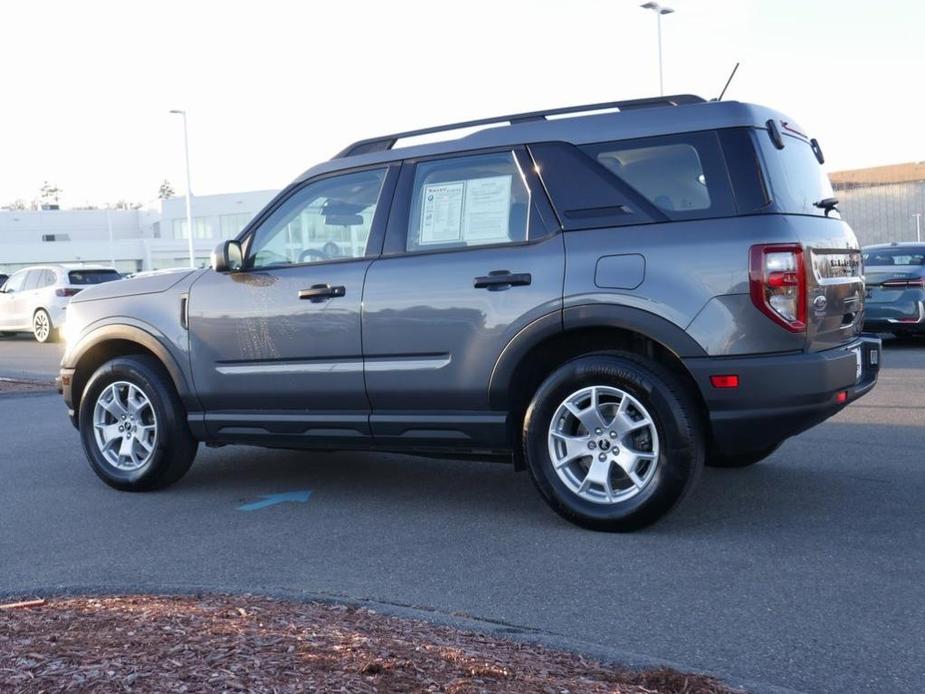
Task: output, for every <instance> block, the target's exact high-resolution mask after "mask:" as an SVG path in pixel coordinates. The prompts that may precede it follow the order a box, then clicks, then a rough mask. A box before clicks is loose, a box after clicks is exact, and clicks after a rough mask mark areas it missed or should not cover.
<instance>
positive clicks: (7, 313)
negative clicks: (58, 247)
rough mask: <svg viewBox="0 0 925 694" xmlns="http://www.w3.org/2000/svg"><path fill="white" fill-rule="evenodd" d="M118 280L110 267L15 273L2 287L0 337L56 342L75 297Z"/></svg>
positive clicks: (33, 269) (62, 267) (45, 267)
mask: <svg viewBox="0 0 925 694" xmlns="http://www.w3.org/2000/svg"><path fill="white" fill-rule="evenodd" d="M118 279H122V275H120V274H119V273H118V272H117V271H116V270H113V269H112V268H108V267H71V266H67V265H35V266H33V267H27V268H23V269H22V270H19V271H17V272H14V273H13V274H12V275H10V278H9V279H8V280H7V281H6V282H5V283H4V284H3V287H0V334H10V333H16V332H31V333H32V334H33V335H34V336H35V339H36V340H37V341H38V342H50V341H54V340H55V339H56V338H57V336H58V329H59V328H60V327H61V326H62V325H63V324H64V318H65V316H66V314H67V305H68V302H70V300H71V297H72V296H74V295H75V294H77V293H78V292H79V291H80V290H81V289H84V288H86V287H87V286H88V285H91V284H100V283H102V282H111V281H113V280H118Z"/></svg>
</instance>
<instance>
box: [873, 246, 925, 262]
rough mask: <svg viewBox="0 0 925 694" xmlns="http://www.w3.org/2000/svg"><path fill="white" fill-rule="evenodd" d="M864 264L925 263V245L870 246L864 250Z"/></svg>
mask: <svg viewBox="0 0 925 694" xmlns="http://www.w3.org/2000/svg"><path fill="white" fill-rule="evenodd" d="M864 265H866V266H868V267H871V266H876V265H925V246H923V247H921V248H919V247H912V248H910V247H908V246H905V247H903V246H900V247H898V248H872V249H868V250H866V251H864Z"/></svg>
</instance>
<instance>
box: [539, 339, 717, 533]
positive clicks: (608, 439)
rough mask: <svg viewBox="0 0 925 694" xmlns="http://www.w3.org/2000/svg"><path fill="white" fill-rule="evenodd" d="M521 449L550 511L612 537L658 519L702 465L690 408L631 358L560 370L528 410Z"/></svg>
mask: <svg viewBox="0 0 925 694" xmlns="http://www.w3.org/2000/svg"><path fill="white" fill-rule="evenodd" d="M523 442H524V454H525V457H526V459H527V464H528V467H529V469H530V473H531V476H532V478H533V481H534V482H535V484H536V486H537V488H538V489H539V491H540V493H541V494H542V496H543V498H544V499H546V501H547V503H548V504H549V505H550V506H551V507H552V508H553V509H554V510H555V511H556V512H557V513H559V514H560V515H562V516H563V517H565V518H567V519H568V520H570V521H572V522H574V523H577V524H578V525H581V526H584V527H586V528H591V529H593V530H605V531H611V532H620V531H628V530H635V529H637V528H641V527H643V526H646V525H649V524H650V523H653V522H654V521H656V520H658V519H659V518H661V517H662V516H663V515H665V514H666V513H667V512H668V511H669V510H670V509H671V508H672V507H674V505H675V504H676V503H677V502H678V501H680V499H681V498H682V497H683V496H684V495H685V494H686V493H687V492H688V491H689V490H690V489H691V487H692V486H693V484H694V482H695V481H696V479H697V477H698V475H699V473H700V471H701V469H702V468H703V462H704V448H705V444H704V438H703V434H702V431H701V426H700V422H699V417H698V414H697V408H696V405H695V404H694V402H693V400H692V399H691V397H690V395H689V394H688V392H687V390H686V389H685V387H684V384H683V383H682V382H681V381H680V380H679V379H678V378H677V377H676V376H674V375H673V374H672V373H671V372H670V371H668V370H667V369H665V368H663V367H661V366H660V365H658V364H656V363H654V362H650V361H649V360H645V359H643V358H641V357H639V356H637V355H635V354H628V353H617V354H601V355H590V356H586V357H581V358H578V359H575V360H573V361H570V362H568V363H566V364H564V365H563V366H561V367H560V368H559V369H557V370H556V371H555V372H554V373H553V374H552V375H550V376H549V377H548V378H547V379H546V380H545V381H544V382H543V384H542V385H541V386H540V388H539V390H538V391H537V393H536V395H535V396H534V398H533V401H532V402H531V403H530V406H529V407H528V409H527V414H526V417H525V420H524V431H523Z"/></svg>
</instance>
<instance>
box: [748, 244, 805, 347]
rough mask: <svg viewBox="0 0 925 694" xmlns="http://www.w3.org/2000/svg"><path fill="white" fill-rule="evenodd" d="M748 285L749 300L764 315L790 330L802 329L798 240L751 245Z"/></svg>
mask: <svg viewBox="0 0 925 694" xmlns="http://www.w3.org/2000/svg"><path fill="white" fill-rule="evenodd" d="M749 287H750V291H751V296H752V303H754V304H755V306H756V307H757V308H758V310H760V311H761V312H762V313H764V314H765V315H766V316H767V317H768V318H770V319H771V320H773V321H774V322H775V323H777V324H778V325H780V326H782V327H784V328H786V329H787V330H789V331H790V332H793V333H799V332H803V331H804V330H806V267H805V265H804V264H803V247H802V246H801V245H800V244H798V243H793V244H763V245H758V246H752V248H751V254H750V258H749Z"/></svg>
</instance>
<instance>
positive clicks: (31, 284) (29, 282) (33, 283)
mask: <svg viewBox="0 0 925 694" xmlns="http://www.w3.org/2000/svg"><path fill="white" fill-rule="evenodd" d="M44 273H45V271H44V270H29V274H27V275H26V281H25V282H23V285H22V288H23V290H24V291H29V290H30V289H38V288H39V286H40V284H39V280H41V279H42V275H43V274H44Z"/></svg>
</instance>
